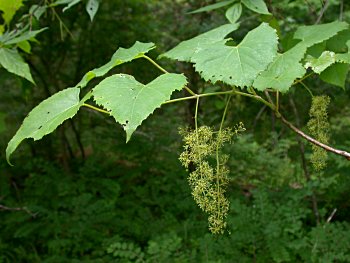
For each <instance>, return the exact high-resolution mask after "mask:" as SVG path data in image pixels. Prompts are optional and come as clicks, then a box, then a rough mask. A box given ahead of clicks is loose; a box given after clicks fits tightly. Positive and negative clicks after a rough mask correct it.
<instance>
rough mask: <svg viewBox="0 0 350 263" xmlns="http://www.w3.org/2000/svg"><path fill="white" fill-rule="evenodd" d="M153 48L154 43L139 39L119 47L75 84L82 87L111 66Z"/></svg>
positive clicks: (128, 60)
mask: <svg viewBox="0 0 350 263" xmlns="http://www.w3.org/2000/svg"><path fill="white" fill-rule="evenodd" d="M154 48H155V45H154V44H153V43H142V42H139V41H136V42H135V44H134V45H133V46H132V47H130V48H127V49H125V48H119V49H118V50H117V51H116V52H115V53H114V54H113V56H112V58H111V60H110V61H109V62H108V63H107V64H105V65H103V66H101V67H99V68H95V69H93V70H91V71H89V72H88V73H86V74H85V75H84V77H83V78H82V79H81V81H80V82H79V83H78V84H77V85H76V86H75V87H80V88H84V87H85V86H86V85H87V84H88V83H89V81H90V80H92V79H93V78H96V77H101V76H103V75H105V74H106V73H107V72H108V71H110V70H111V69H112V68H114V67H116V66H118V65H120V64H123V63H126V62H130V61H132V60H134V59H137V58H140V57H142V56H143V55H144V54H145V53H147V52H148V51H150V50H152V49H154Z"/></svg>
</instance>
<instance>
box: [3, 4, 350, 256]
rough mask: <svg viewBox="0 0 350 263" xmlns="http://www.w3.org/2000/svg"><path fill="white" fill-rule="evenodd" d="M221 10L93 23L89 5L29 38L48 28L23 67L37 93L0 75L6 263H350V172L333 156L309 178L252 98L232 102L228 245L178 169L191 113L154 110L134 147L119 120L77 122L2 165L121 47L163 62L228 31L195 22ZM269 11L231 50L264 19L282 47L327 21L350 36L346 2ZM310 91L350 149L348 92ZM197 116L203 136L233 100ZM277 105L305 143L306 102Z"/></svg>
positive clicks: (293, 148)
mask: <svg viewBox="0 0 350 263" xmlns="http://www.w3.org/2000/svg"><path fill="white" fill-rule="evenodd" d="M36 2H37V1H29V0H28V1H25V2H24V6H23V7H22V8H21V9H19V10H18V12H17V13H16V15H15V17H14V18H13V19H12V22H11V24H10V25H7V27H8V28H15V27H16V22H17V21H18V20H19V19H20V18H21V17H22V15H23V14H26V13H28V9H29V7H30V6H31V5H32V4H35V3H36ZM214 2H215V1H209V0H208V1H182V0H177V1H170V0H162V1H156V0H152V1H143V0H132V1H119V0H103V1H101V3H100V6H99V9H98V12H97V14H96V16H95V17H94V20H93V21H92V22H91V21H90V17H89V15H88V14H87V13H86V11H85V5H84V4H82V3H80V4H77V5H76V6H74V7H72V8H70V9H68V10H66V11H65V12H63V11H62V7H61V6H57V7H52V8H49V9H48V10H46V12H45V13H44V14H43V15H42V17H41V18H40V20H39V21H34V22H33V27H34V28H35V27H37V28H42V27H48V29H47V30H46V31H44V32H42V33H41V34H39V35H38V36H37V40H38V41H39V43H33V44H32V50H31V52H30V54H28V53H24V52H22V53H21V55H22V56H23V57H24V58H25V60H26V61H27V62H28V64H29V66H30V69H31V72H32V75H33V78H34V81H35V83H36V85H33V84H31V83H30V82H29V81H27V80H25V79H21V78H18V77H16V76H15V75H13V74H10V73H9V72H7V71H6V70H4V69H0V83H1V87H0V98H1V103H0V135H1V136H0V149H1V151H0V205H1V206H0V262H4V263H5V262H6V263H7V262H325V263H326V262H327V263H328V262H350V221H349V218H350V203H349V201H348V200H349V191H348V189H349V188H350V177H349V175H350V162H349V161H347V160H345V159H344V158H341V157H339V156H334V155H329V158H328V161H327V167H326V168H325V169H324V170H322V171H321V172H319V171H316V170H314V169H313V167H312V165H311V163H310V155H311V146H310V145H309V144H307V143H304V146H305V152H303V150H302V147H301V144H300V141H298V138H297V137H296V135H295V134H294V133H292V132H290V131H289V130H288V129H287V128H286V127H284V126H283V125H282V124H281V123H280V122H278V120H276V118H275V116H274V114H273V113H272V112H271V111H270V110H269V109H267V108H266V107H262V105H261V104H259V103H257V102H254V101H251V100H249V98H248V99H247V98H243V97H235V98H234V100H233V105H234V111H230V112H229V113H228V117H227V118H228V122H229V123H232V124H233V125H234V124H235V123H238V122H240V121H242V122H244V124H245V127H246V132H244V133H243V134H242V135H240V136H239V137H238V138H236V139H235V140H234V144H233V145H231V146H229V147H227V149H226V151H227V153H230V154H231V158H230V161H229V163H228V165H229V167H230V171H231V172H230V175H229V179H230V181H229V186H228V195H229V198H230V202H231V207H230V212H229V216H228V228H227V229H228V232H226V233H225V234H224V235H220V236H213V235H212V234H210V233H209V231H208V226H207V217H206V215H205V214H203V213H202V212H201V211H200V209H199V208H198V207H197V205H196V204H195V202H194V201H193V199H192V197H191V189H190V187H189V186H188V183H187V176H188V174H187V172H186V171H185V170H184V169H183V167H181V164H180V162H179V161H178V157H179V154H180V153H181V151H182V141H181V137H180V135H179V133H178V128H179V127H185V126H192V125H193V118H192V116H193V111H194V105H193V102H183V103H179V104H171V105H168V106H167V107H163V108H162V109H159V110H157V111H156V112H155V113H154V114H153V115H152V116H151V117H150V118H149V119H147V120H146V121H145V122H144V125H143V126H142V127H141V128H140V129H139V130H138V131H136V132H135V134H134V135H133V138H132V140H131V141H130V142H129V143H128V144H125V134H124V132H123V130H122V128H121V127H119V126H118V125H116V124H115V123H114V122H113V121H112V119H111V118H108V117H106V116H104V115H101V114H98V113H96V112H93V111H90V110H89V109H82V110H81V111H80V113H79V114H78V116H77V117H76V118H75V119H73V120H70V121H68V122H66V123H65V124H64V125H62V126H60V127H59V128H58V129H57V130H56V131H55V132H54V133H53V134H52V135H50V136H46V137H44V138H43V139H42V140H41V141H38V142H33V141H32V140H28V141H26V142H25V143H23V144H22V145H21V146H20V147H19V149H18V150H17V152H16V153H15V154H14V156H13V158H12V162H13V164H15V166H14V167H10V166H9V165H8V164H7V163H6V159H5V148H6V145H7V143H8V141H9V140H10V139H11V137H12V136H13V135H14V133H15V132H16V130H17V129H18V127H19V124H20V123H21V122H22V120H23V118H24V117H25V116H26V114H27V113H28V112H29V111H30V110H31V109H32V108H33V107H34V106H35V105H37V104H38V103H39V102H40V101H42V100H43V99H44V98H46V97H48V96H50V95H51V94H53V93H55V92H57V91H59V90H62V89H64V88H66V87H69V86H74V85H75V84H76V83H77V82H78V81H79V80H80V79H81V78H82V76H83V75H84V73H85V72H87V71H88V70H90V69H92V68H95V67H97V66H100V65H102V64H104V63H105V62H106V61H107V60H108V59H109V58H110V57H111V55H112V54H113V52H114V51H115V50H116V48H117V47H119V46H122V47H129V46H131V45H132V44H133V43H134V42H135V41H136V40H139V41H144V42H154V43H156V44H157V46H158V49H157V51H152V52H151V55H152V57H156V56H157V55H159V54H158V53H157V52H159V53H160V52H164V51H166V50H168V49H170V48H171V47H173V46H174V45H176V44H177V43H178V42H180V41H181V40H185V39H188V38H191V37H193V36H195V35H197V34H199V33H201V32H205V31H207V30H209V29H211V28H214V27H215V26H217V25H220V24H223V23H225V22H224V21H225V10H224V9H219V10H217V11H215V12H214V11H213V12H209V13H208V12H205V13H200V14H193V15H189V14H187V12H189V11H191V10H194V9H196V8H199V7H201V6H205V5H207V4H211V3H214ZM0 3H1V1H0ZM266 3H267V5H268V7H269V10H270V11H271V13H273V15H274V17H275V18H276V19H272V20H271V18H267V17H266V16H263V15H257V14H255V13H253V12H251V11H249V10H248V9H244V10H243V15H242V21H243V22H242V24H241V28H240V29H239V31H237V32H235V37H237V38H242V37H243V36H244V35H245V34H246V33H247V32H248V31H249V30H250V29H252V28H254V27H255V26H257V25H258V24H259V23H261V21H266V19H270V20H269V23H270V24H271V25H273V23H278V25H279V26H280V28H281V32H280V34H281V35H283V36H287V35H288V33H289V32H291V31H293V30H294V29H295V28H297V27H298V26H299V25H303V24H307V25H309V24H314V23H315V21H316V20H317V19H318V18H319V17H320V12H321V11H322V10H325V12H324V14H323V15H322V17H321V20H322V22H330V21H334V20H336V19H339V18H341V19H342V20H344V21H347V22H350V3H349V2H348V1H342V0H331V1H319V0H295V1H290V0H283V1H277V0H276V1H275V0H269V1H266ZM324 5H327V8H323V7H324ZM5 29H6V27H5ZM286 39H287V38H286ZM286 41H287V40H286ZM160 63H161V64H162V66H163V67H165V68H167V69H171V70H172V71H173V72H184V73H185V74H186V76H187V77H188V80H189V82H190V85H191V88H193V90H217V89H218V87H216V86H215V85H209V84H205V83H204V82H202V80H200V78H199V77H198V76H197V75H196V74H195V72H194V70H193V69H192V67H191V66H190V65H188V64H182V63H174V62H172V61H168V60H166V59H163V60H160ZM156 70H157V69H156V68H154V69H150V67H149V64H148V63H147V62H145V61H137V63H133V64H125V65H124V66H122V67H119V68H118V69H117V70H113V72H114V73H115V72H124V73H128V74H133V75H134V76H135V78H136V79H137V80H139V81H141V82H148V81H150V80H151V79H153V78H154V77H155V76H156V73H157V72H156ZM113 72H111V74H112V73H113ZM97 82H98V80H96V81H95V80H94V81H93V83H92V84H89V85H93V84H96V83H97ZM307 85H308V87H309V88H310V89H311V91H312V92H313V93H314V94H315V95H318V94H326V95H328V96H329V97H330V98H331V102H330V106H329V113H328V115H329V121H330V131H331V136H330V143H331V144H332V145H334V146H336V147H339V148H344V149H350V138H349V136H348V135H349V129H350V113H349V112H350V105H349V101H350V88H349V84H348V82H347V84H346V87H345V91H343V90H341V89H340V88H339V87H335V86H332V85H329V84H325V83H323V82H322V83H321V82H320V81H318V80H317V79H313V78H311V79H309V80H307ZM202 104H203V107H201V109H200V113H199V119H200V122H201V123H205V124H206V125H208V126H214V125H217V124H218V123H219V122H220V118H221V114H222V110H223V106H224V98H220V97H217V98H216V97H215V98H214V97H211V98H210V99H206V100H205V101H204V100H203V102H202ZM281 105H283V107H284V108H283V111H284V112H286V113H287V114H286V115H287V116H288V117H289V119H290V120H291V121H293V122H294V123H296V124H297V125H298V126H299V127H300V128H302V129H303V130H307V127H306V126H307V122H308V121H309V114H308V112H309V109H310V105H311V99H310V96H309V95H308V92H307V91H306V90H305V89H303V88H302V87H301V86H300V87H299V86H298V87H296V88H295V89H293V91H291V92H289V93H287V94H285V95H283V97H282V98H281ZM302 158H305V160H306V166H303V163H302Z"/></svg>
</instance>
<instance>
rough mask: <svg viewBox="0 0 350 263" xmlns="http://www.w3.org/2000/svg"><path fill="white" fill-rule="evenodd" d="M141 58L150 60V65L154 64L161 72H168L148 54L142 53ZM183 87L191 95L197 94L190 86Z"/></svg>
mask: <svg viewBox="0 0 350 263" xmlns="http://www.w3.org/2000/svg"><path fill="white" fill-rule="evenodd" d="M141 57H142V58H145V59H147V60H148V61H149V62H151V63H152V65H153V66H155V67H156V68H157V69H159V70H160V71H161V72H163V73H165V74H166V73H169V72H168V71H167V70H165V69H164V68H163V67H162V66H160V65H159V64H158V63H157V62H155V61H154V60H153V59H151V58H150V57H149V56H147V55H145V54H143V55H142V56H141ZM185 89H186V90H187V91H188V93H190V94H191V95H193V96H196V95H197V94H196V93H194V92H193V91H192V90H191V89H190V88H188V87H187V86H185Z"/></svg>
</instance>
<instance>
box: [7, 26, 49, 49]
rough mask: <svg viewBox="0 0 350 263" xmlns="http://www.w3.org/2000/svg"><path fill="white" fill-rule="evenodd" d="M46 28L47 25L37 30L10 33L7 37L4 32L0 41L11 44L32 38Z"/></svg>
mask: <svg viewBox="0 0 350 263" xmlns="http://www.w3.org/2000/svg"><path fill="white" fill-rule="evenodd" d="M46 29H48V27H45V28H41V29H39V30H32V31H25V32H23V33H21V34H19V35H17V34H16V35H10V36H8V37H7V36H6V35H5V34H4V36H3V40H2V42H3V43H4V44H5V45H12V44H17V43H19V42H22V41H25V40H32V39H34V37H35V36H36V35H37V34H39V33H41V32H43V31H45V30H46Z"/></svg>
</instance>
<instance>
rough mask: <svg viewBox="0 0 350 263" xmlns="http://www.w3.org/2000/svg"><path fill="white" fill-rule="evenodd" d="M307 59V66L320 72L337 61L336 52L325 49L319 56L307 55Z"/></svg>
mask: <svg viewBox="0 0 350 263" xmlns="http://www.w3.org/2000/svg"><path fill="white" fill-rule="evenodd" d="M305 61H306V63H305V66H304V67H305V68H312V70H313V71H314V72H316V73H317V74H320V73H321V72H322V71H324V70H325V69H326V68H328V67H329V66H330V65H332V64H334V63H335V62H336V57H335V53H334V52H332V51H324V52H322V54H321V55H320V56H319V57H318V58H314V57H311V56H308V57H306V59H305Z"/></svg>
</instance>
